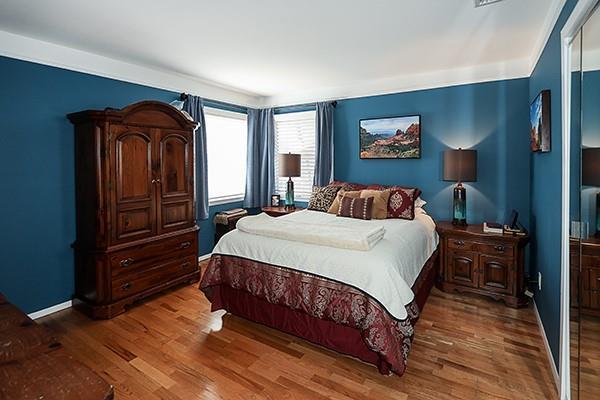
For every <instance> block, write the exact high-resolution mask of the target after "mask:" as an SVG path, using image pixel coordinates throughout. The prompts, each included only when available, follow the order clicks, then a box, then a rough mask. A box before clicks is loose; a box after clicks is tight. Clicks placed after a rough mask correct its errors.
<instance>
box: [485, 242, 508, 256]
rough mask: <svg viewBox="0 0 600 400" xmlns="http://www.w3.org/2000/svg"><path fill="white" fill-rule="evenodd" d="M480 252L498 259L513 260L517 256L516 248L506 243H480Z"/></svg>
mask: <svg viewBox="0 0 600 400" xmlns="http://www.w3.org/2000/svg"><path fill="white" fill-rule="evenodd" d="M479 251H480V252H481V253H485V254H489V255H493V256H496V257H511V258H512V257H514V255H515V248H514V246H512V245H509V244H506V243H480V244H479Z"/></svg>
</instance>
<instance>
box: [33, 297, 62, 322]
mask: <svg viewBox="0 0 600 400" xmlns="http://www.w3.org/2000/svg"><path fill="white" fill-rule="evenodd" d="M72 305H73V302H72V301H71V300H69V301H65V302H64V303H60V304H55V305H53V306H51V307H48V308H44V309H43V310H39V311H36V312H32V313H31V314H27V316H28V317H29V318H31V319H38V318H42V317H45V316H46V315H50V314H54V313H55V312H59V311H62V310H66V309H67V308H70V307H71V306H72Z"/></svg>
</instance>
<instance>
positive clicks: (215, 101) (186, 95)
mask: <svg viewBox="0 0 600 400" xmlns="http://www.w3.org/2000/svg"><path fill="white" fill-rule="evenodd" d="M188 96H189V94H188V93H181V94H180V95H179V100H181V101H185V99H187V97H188ZM204 100H205V101H207V102H209V103H213V104H221V105H224V106H227V107H233V108H241V109H244V110H247V109H248V107H246V106H240V105H237V104H232V103H227V102H225V101H219V100H211V99H204ZM337 103H338V102H337V100H334V101H332V102H331V104H332V105H333V107H334V108H335V107H337ZM316 105H317V103H304V104H294V105H289V106H283V107H273V108H275V109H283V108H287V107H316Z"/></svg>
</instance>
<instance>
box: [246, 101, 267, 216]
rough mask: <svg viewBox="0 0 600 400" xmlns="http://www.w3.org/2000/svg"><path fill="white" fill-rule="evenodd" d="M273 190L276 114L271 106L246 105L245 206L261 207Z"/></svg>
mask: <svg viewBox="0 0 600 400" xmlns="http://www.w3.org/2000/svg"><path fill="white" fill-rule="evenodd" d="M274 191H275V115H274V112H273V109H272V108H268V109H263V110H255V109H251V108H249V109H248V153H247V157H246V196H245V197H244V207H247V208H252V207H262V206H265V205H268V204H270V201H271V195H272V194H273V193H274Z"/></svg>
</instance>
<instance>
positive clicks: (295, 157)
mask: <svg viewBox="0 0 600 400" xmlns="http://www.w3.org/2000/svg"><path fill="white" fill-rule="evenodd" d="M279 176H287V177H289V178H294V177H298V176H300V154H292V153H287V154H280V155H279Z"/></svg>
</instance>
